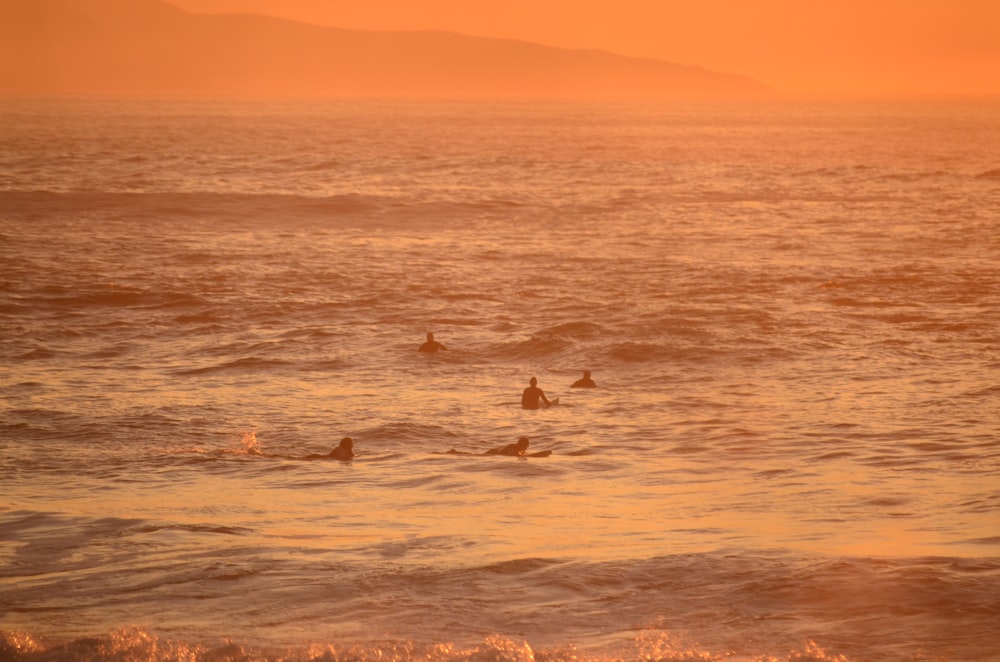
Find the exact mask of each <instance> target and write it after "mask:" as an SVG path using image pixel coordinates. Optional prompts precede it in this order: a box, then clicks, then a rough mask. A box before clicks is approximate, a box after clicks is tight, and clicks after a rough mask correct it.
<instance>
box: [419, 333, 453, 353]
mask: <svg viewBox="0 0 1000 662" xmlns="http://www.w3.org/2000/svg"><path fill="white" fill-rule="evenodd" d="M442 349H448V348H447V347H445V346H444V345H442V344H441V343H439V342H438V341H436V340H434V334H433V333H431V332H430V331H428V332H427V342H425V343H424V344H423V345H421V346H420V349H419V350H418V351H420V352H424V353H425V354H436V353H437V352H438V351H440V350H442Z"/></svg>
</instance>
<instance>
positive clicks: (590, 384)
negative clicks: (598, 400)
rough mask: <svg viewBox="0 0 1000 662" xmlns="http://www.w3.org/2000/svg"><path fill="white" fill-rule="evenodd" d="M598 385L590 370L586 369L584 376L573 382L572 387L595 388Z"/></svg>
mask: <svg viewBox="0 0 1000 662" xmlns="http://www.w3.org/2000/svg"><path fill="white" fill-rule="evenodd" d="M596 386H597V384H595V383H594V380H593V379H591V378H590V371H589V370H584V371H583V377H582V378H580V379H578V380H576V381H575V382H573V383H572V384H571V385H570V388H595V387H596Z"/></svg>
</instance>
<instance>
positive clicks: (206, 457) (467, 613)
mask: <svg viewBox="0 0 1000 662" xmlns="http://www.w3.org/2000/svg"><path fill="white" fill-rule="evenodd" d="M998 155H1000V106H998V105H997V104H974V103H964V104H959V103H954V104H944V103H939V104H933V103H925V104H893V105H890V104H859V105H848V104H839V105H837V104H788V105H765V104H762V105H731V106H727V105H684V106H622V105H610V104H609V105H596V104H595V105H589V106H584V105H559V104H547V105H535V104H528V103H522V104H493V105H476V104H463V103H457V102H455V103H439V104H432V103H409V104H404V103H388V102H386V103H376V102H343V103H333V102H330V103H319V102H309V103H306V102H302V103H293V102H288V103H277V102H246V103H221V102H220V103H214V102H207V101H206V102H179V101H111V100H109V101H72V100H48V101H9V100H8V101H3V102H2V103H0V339H2V340H0V494H2V499H0V658H2V659H4V660H16V661H24V660H30V661H33V662H34V661H38V660H67V661H75V660H338V661H358V662H368V661H371V662H384V661H392V662H411V661H416V660H421V661H428V662H459V661H460V662H494V661H495V662H531V661H533V660H534V661H537V662H611V661H619V660H620V661H622V662H658V661H661V660H742V661H749V660H754V661H758V660H759V661H764V660H768V661H772V660H781V661H786V660H787V661H798V662H802V661H809V660H817V661H818V660H837V661H840V662H861V661H868V660H893V661H895V660H951V661H958V660H969V661H973V660H974V661H981V660H1000V414H998V412H1000V260H998V258H997V256H998V255H1000V157H998ZM427 332H433V333H434V334H435V336H436V338H437V340H439V341H441V342H442V343H443V344H444V345H445V346H446V347H447V350H446V351H444V352H441V353H439V354H437V355H424V354H420V353H419V352H417V347H418V346H419V345H420V343H421V342H422V341H423V339H424V335H425V334H426V333H427ZM583 370H591V371H592V373H593V377H594V379H595V381H596V382H597V388H594V389H573V388H570V384H571V383H572V382H573V381H574V380H576V379H577V378H579V377H580V374H581V371H583ZM532 376H534V377H537V378H538V381H539V385H540V386H541V387H542V388H543V389H544V390H545V392H546V393H547V394H548V396H549V397H553V398H555V397H558V398H559V405H558V406H555V407H551V408H548V409H542V410H538V411H525V410H522V409H521V408H520V406H519V396H520V392H521V390H522V389H523V388H525V387H526V386H527V383H528V380H529V378H530V377H532ZM522 435H525V436H528V437H529V438H530V439H531V448H530V450H533V451H534V450H551V451H552V454H551V456H549V457H544V458H512V457H498V456H483V455H482V453H484V452H485V451H486V450H488V449H490V448H495V447H497V446H502V445H506V444H509V443H512V442H513V441H515V440H516V439H517V438H518V437H520V436H522ZM343 436H351V437H353V438H354V439H355V450H356V452H357V455H356V457H355V459H354V460H353V461H350V462H339V461H336V460H306V459H303V457H304V456H306V455H308V454H315V453H325V452H327V451H328V450H329V449H330V448H332V447H333V446H334V445H336V443H337V441H338V440H339V439H340V438H341V437H343ZM449 450H456V451H459V452H460V453H459V454H452V453H448V451H449Z"/></svg>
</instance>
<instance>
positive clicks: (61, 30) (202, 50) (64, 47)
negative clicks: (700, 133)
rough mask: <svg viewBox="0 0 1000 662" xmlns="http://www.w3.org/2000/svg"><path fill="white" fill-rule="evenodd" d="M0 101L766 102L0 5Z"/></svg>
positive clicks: (708, 83) (158, 17) (313, 33)
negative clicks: (40, 97) (59, 97)
mask: <svg viewBox="0 0 1000 662" xmlns="http://www.w3.org/2000/svg"><path fill="white" fill-rule="evenodd" d="M0 94H2V95H8V96H9V95H23V96H35V95H81V96H94V95H122V96H196V97H214V98H239V97H288V98H303V97H304V98H309V97H313V98H315V97H319V98H365V97H374V98H424V99H431V98H437V99H442V98H443V99H552V100H585V99H595V100H596V99H610V100H622V101H639V100H648V101H654V100H702V99H704V100H716V99H719V100H721V99H752V98H767V97H770V96H771V95H772V94H773V93H772V91H771V90H770V89H769V88H768V87H767V86H765V85H763V84H762V83H760V82H757V81H755V80H753V79H751V78H748V77H746V76H741V75H736V74H729V73H719V72H714V71H708V70H705V69H703V68H701V67H697V66H689V65H680V64H674V63H670V62H665V61H660V60H651V59H641V58H633V57H624V56H620V55H615V54H613V53H610V52H607V51H601V50H570V49H563V48H553V47H548V46H542V45H539V44H534V43H530V42H526V41H517V40H508V39H494V38H481V37H469V36H464V35H460V34H455V33H450V32H439V31H415V32H377V31H365V30H345V29H338V28H329V27H320V26H316V25H310V24H306V23H299V22H295V21H289V20H285V19H279V18H273V17H267V16H259V15H250V14H229V15H208V14H192V13H189V12H186V11H183V10H181V9H178V8H177V7H174V6H173V5H170V4H168V3H167V2H164V1H163V0H0Z"/></svg>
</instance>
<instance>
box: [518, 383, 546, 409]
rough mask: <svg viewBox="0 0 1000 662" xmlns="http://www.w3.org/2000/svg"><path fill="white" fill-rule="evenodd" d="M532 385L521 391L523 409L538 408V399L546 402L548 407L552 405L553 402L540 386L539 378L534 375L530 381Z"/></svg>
mask: <svg viewBox="0 0 1000 662" xmlns="http://www.w3.org/2000/svg"><path fill="white" fill-rule="evenodd" d="M529 383H530V386H528V388H526V389H524V392H523V393H521V409H538V408H539V406H538V401H539V400H541V401H542V402H543V403H545V406H546V407H551V406H552V403H551V402H549V399H548V398H546V397H545V393H544V392H543V391H542V389H540V388H538V380H537V379H535V378H534V377H532V378H531V381H530V382H529Z"/></svg>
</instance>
